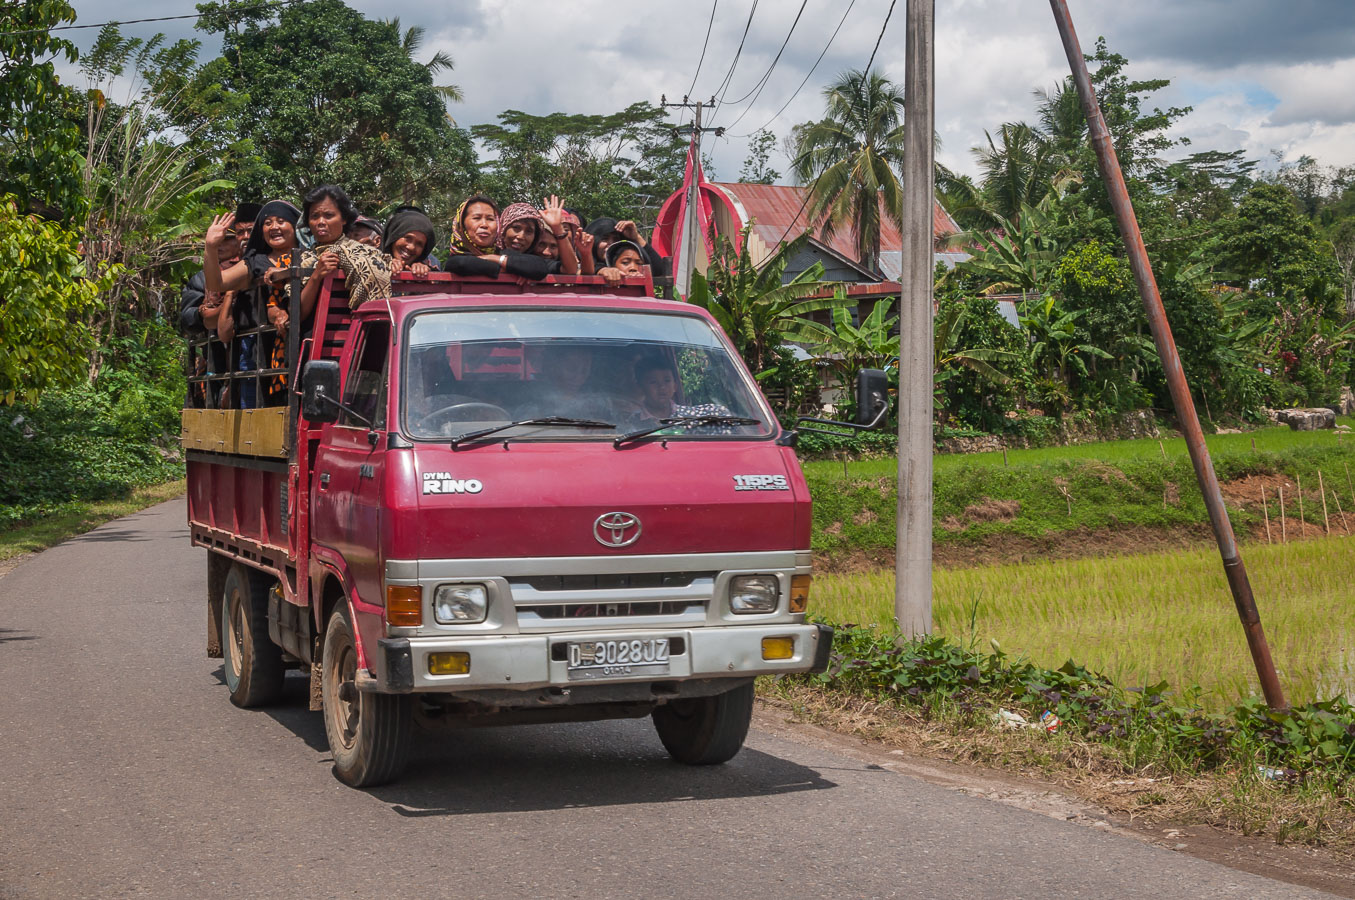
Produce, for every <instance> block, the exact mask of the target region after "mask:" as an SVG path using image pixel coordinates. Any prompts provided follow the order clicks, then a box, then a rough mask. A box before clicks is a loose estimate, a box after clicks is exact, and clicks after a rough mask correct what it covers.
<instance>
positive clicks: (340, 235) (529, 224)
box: [179, 185, 667, 409]
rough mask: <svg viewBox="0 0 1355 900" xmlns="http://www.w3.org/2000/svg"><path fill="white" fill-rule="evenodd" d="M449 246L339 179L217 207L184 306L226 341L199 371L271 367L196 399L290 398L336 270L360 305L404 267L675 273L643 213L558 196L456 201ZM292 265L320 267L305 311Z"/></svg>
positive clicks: (205, 386) (416, 220) (242, 402)
mask: <svg viewBox="0 0 1355 900" xmlns="http://www.w3.org/2000/svg"><path fill="white" fill-rule="evenodd" d="M440 251H441V248H439V246H438V235H437V232H436V230H435V229H434V228H433V223H432V221H431V220H430V219H429V218H428V216H427V215H426V214H425V213H424V211H423V210H422V209H420V208H419V207H417V206H401V207H399V208H397V209H396V210H394V211H393V212H392V213H391V214H390V215H389V217H388V218H387V220H386V221H385V223H382V222H379V221H377V220H375V219H372V218H368V217H367V216H364V215H361V214H360V213H359V212H358V210H357V209H356V207H355V206H354V205H353V202H352V200H350V199H349V197H348V194H347V193H346V192H345V191H344V189H343V188H341V187H339V186H337V185H323V186H321V187H317V188H315V189H314V190H312V191H311V192H310V193H308V194H307V195H306V197H305V199H304V201H303V203H302V206H301V208H300V209H298V208H297V207H296V206H295V205H294V204H292V203H291V202H289V201H287V200H270V201H269V202H267V203H265V204H263V205H262V206H261V205H259V204H256V203H242V204H240V205H239V206H238V207H237V208H236V210H235V212H234V213H233V214H231V213H227V214H225V215H221V216H217V217H216V218H215V219H213V220H212V224H211V226H210V227H209V228H208V229H207V236H206V240H205V242H204V248H203V260H202V271H201V272H199V273H197V274H195V275H194V276H193V277H192V278H190V279H189V281H188V283H187V285H186V286H185V287H184V290H183V298H182V303H181V305H180V309H179V326H180V330H181V331H182V332H183V333H184V334H185V335H187V336H188V337H190V338H196V339H199V340H200V339H202V338H204V337H207V336H209V335H211V336H215V337H216V338H218V339H219V341H220V343H216V342H213V343H211V344H210V345H209V346H208V348H207V350H206V352H205V353H204V354H203V355H201V356H198V357H196V359H195V372H194V374H197V375H217V374H220V373H223V372H227V371H234V372H250V371H256V370H273V371H272V374H269V375H267V376H265V377H263V378H258V379H255V378H244V379H234V380H223V381H221V382H219V383H207V382H199V383H198V384H195V387H194V390H193V391H191V392H190V400H191V402H192V403H194V405H200V406H202V405H211V406H221V407H238V408H246V409H247V408H252V407H256V406H274V405H281V404H283V403H285V402H286V386H287V380H288V378H287V373H286V371H285V370H286V358H287V347H286V335H287V326H288V325H289V323H290V317H291V316H292V315H297V316H299V317H300V319H301V332H302V335H303V338H304V337H305V336H307V335H309V333H310V329H311V319H312V316H313V314H314V312H315V305H316V301H317V300H318V299H319V294H320V286H321V284H322V283H323V282H324V280H325V278H326V277H328V276H329V275H331V274H333V273H334V272H335V271H341V272H343V273H344V276H345V284H346V287H347V289H348V296H349V303H350V305H351V306H353V307H357V306H358V305H360V304H361V303H363V302H365V301H367V300H372V299H381V298H384V297H389V296H390V282H391V276H392V275H393V274H395V273H399V272H410V273H412V274H414V275H416V276H421V275H426V274H428V273H429V272H430V271H437V270H441V271H446V272H452V273H455V274H458V275H468V276H488V277H493V276H497V275H501V274H507V275H511V276H515V277H518V278H526V279H531V280H540V279H542V278H545V277H546V276H548V275H599V276H601V277H602V278H604V279H605V280H606V281H607V282H608V283H611V284H616V283H619V282H620V280H621V279H622V278H623V277H626V276H631V275H641V274H643V270H644V268H645V267H646V266H648V267H649V268H650V269H651V271H652V272H653V274H655V275H663V274H666V265H667V260H665V259H664V258H663V257H661V256H659V254H658V253H657V252H656V251H655V250H654V249H653V247H652V246H650V245H649V243H648V242H647V241H646V240H645V239H644V237H643V236H642V235H641V234H640V231H639V229H638V228H637V227H636V225H635V223H634V222H632V221H618V220H616V219H612V218H599V219H595V220H593V221H591V222H587V221H585V220H583V219H582V218H581V217H580V216H579V215H578V214H576V213H574V212H573V211H571V210H569V209H566V208H565V207H564V205H563V203H562V202H561V201H560V199H559V198H558V197H549V198H547V199H546V200H544V201H543V203H542V205H541V207H540V208H538V207H535V206H533V205H532V204H530V203H513V204H511V205H509V206H507V207H505V208H504V209H502V210H500V209H499V207H498V205H497V204H496V203H495V202H494V201H493V200H491V199H490V198H489V197H486V196H484V195H482V194H477V195H475V196H473V197H470V198H468V199H467V200H466V201H465V202H464V203H462V204H461V206H460V207H459V208H458V209H457V211H456V217H455V220H454V224H453V226H452V234H451V236H450V239H449V241H448V243H447V245H446V251H445V252H440ZM439 257H440V258H439ZM293 266H299V267H300V268H302V269H309V270H313V271H312V272H311V274H310V275H309V276H308V277H307V278H306V280H305V282H304V284H303V287H302V290H301V296H300V299H299V302H298V304H297V306H298V308H297V309H292V308H291V296H290V292H289V289H288V286H289V282H290V276H289V274H288V270H289V269H290V268H292V267H293ZM253 288H262V289H263V290H264V291H265V292H266V298H265V299H264V302H263V305H262V315H263V316H266V317H267V323H266V324H268V325H271V326H273V329H275V330H274V331H273V332H271V333H270V334H267V335H265V334H261V333H259V327H260V326H261V325H263V324H265V323H263V322H261V321H259V319H260V311H259V310H258V308H257V306H258V304H256V303H255V302H254V299H253V295H252V292H251V289H253ZM237 335H238V336H239V338H238V340H237V339H236V338H237ZM260 338H265V340H262V341H261V340H260ZM278 370H281V371H278ZM209 394H210V395H211V399H212V401H213V402H211V403H208V402H207V401H208V399H209Z"/></svg>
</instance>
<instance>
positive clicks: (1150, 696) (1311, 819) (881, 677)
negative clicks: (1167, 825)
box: [762, 626, 1355, 852]
mask: <svg viewBox="0 0 1355 900" xmlns="http://www.w3.org/2000/svg"><path fill="white" fill-rule="evenodd" d="M762 689H763V693H764V696H771V697H772V698H774V699H778V700H780V701H782V702H785V703H787V704H789V705H790V706H791V707H792V708H793V709H795V710H796V711H797V712H798V713H799V714H800V715H801V717H802V718H805V719H808V720H810V721H815V722H818V723H820V724H827V725H830V726H832V727H834V728H836V729H838V730H843V731H848V732H850V733H862V734H867V735H869V736H872V737H876V738H879V737H882V736H887V737H888V738H889V739H890V740H891V741H892V742H896V743H898V742H902V743H903V744H904V745H906V746H912V747H913V748H914V749H924V750H926V751H927V752H929V753H930V754H931V755H937V756H941V757H942V758H948V759H955V760H957V761H962V762H977V763H982V764H985V765H993V766H999V767H1004V768H1011V769H1017V770H1021V771H1024V772H1027V773H1029V772H1032V771H1035V772H1039V773H1040V774H1042V775H1046V776H1053V777H1056V778H1057V779H1058V780H1060V781H1061V782H1063V783H1073V784H1078V783H1085V784H1084V785H1083V786H1084V788H1085V790H1084V791H1083V793H1084V795H1085V793H1086V791H1089V790H1092V789H1094V790H1095V792H1096V796H1095V799H1096V800H1097V802H1101V803H1103V804H1105V805H1108V806H1111V807H1112V808H1117V809H1121V810H1122V811H1126V812H1129V813H1131V814H1138V815H1142V814H1145V812H1146V813H1148V814H1152V815H1160V816H1162V817H1164V818H1171V819H1173V820H1176V821H1191V822H1194V821H1200V822H1210V823H1212V824H1219V825H1224V826H1226V827H1229V828H1231V829H1234V830H1237V831H1241V832H1243V833H1249V834H1256V833H1264V834H1268V835H1270V836H1272V837H1275V838H1276V839H1279V840H1299V841H1303V842H1305V843H1314V844H1325V845H1329V846H1333V847H1336V848H1338V849H1342V850H1343V851H1345V852H1350V851H1351V850H1352V849H1355V708H1352V707H1351V706H1350V704H1348V703H1345V702H1344V701H1341V700H1334V701H1330V702H1327V703H1314V704H1307V705H1304V706H1298V707H1295V708H1293V709H1292V710H1288V711H1285V712H1273V711H1271V710H1268V709H1266V708H1265V706H1264V704H1262V703H1260V702H1259V701H1257V700H1255V699H1250V700H1245V701H1243V702H1241V703H1238V704H1236V705H1234V706H1232V707H1231V708H1229V709H1227V710H1225V711H1222V712H1215V711H1211V710H1207V709H1205V708H1203V707H1202V706H1201V705H1200V704H1199V702H1198V698H1197V697H1196V696H1194V694H1193V692H1186V693H1185V694H1184V695H1175V694H1173V693H1172V692H1171V691H1170V690H1169V689H1168V686H1167V685H1166V684H1165V683H1159V684H1156V685H1151V686H1148V687H1144V688H1141V689H1138V690H1126V689H1124V688H1122V687H1120V686H1118V685H1116V684H1114V683H1113V682H1111V681H1110V680H1109V679H1107V678H1104V677H1102V676H1100V675H1097V674H1095V673H1093V672H1090V671H1089V670H1087V669H1086V668H1084V667H1082V666H1079V665H1077V664H1076V663H1074V662H1072V661H1069V662H1067V663H1065V664H1063V665H1062V666H1060V667H1058V668H1057V669H1048V668H1043V667H1041V666H1038V665H1035V664H1033V663H1031V662H1029V661H1028V660H1025V659H1022V658H1013V657H1009V656H1007V655H1006V654H1005V653H1002V652H1001V651H1000V650H999V651H996V652H986V651H977V650H974V649H968V648H963V647H960V646H957V645H956V644H954V643H950V642H948V641H947V640H946V639H945V638H942V637H937V636H933V637H930V638H927V639H924V640H920V641H903V640H900V638H899V636H898V635H897V634H895V633H893V632H891V631H887V630H884V629H879V628H864V627H859V626H848V627H843V628H840V629H839V630H838V633H837V635H836V637H835V639H834V643H833V653H832V657H831V662H830V664H829V668H828V671H827V672H825V673H823V674H820V675H810V676H787V677H784V678H781V679H779V680H770V679H768V680H764V682H763V684H762ZM1051 716H1052V717H1056V718H1050V717H1051ZM1042 723H1048V724H1049V725H1053V726H1055V727H1054V730H1053V731H1052V732H1051V731H1050V730H1048V729H1047V728H1046V727H1044V724H1042Z"/></svg>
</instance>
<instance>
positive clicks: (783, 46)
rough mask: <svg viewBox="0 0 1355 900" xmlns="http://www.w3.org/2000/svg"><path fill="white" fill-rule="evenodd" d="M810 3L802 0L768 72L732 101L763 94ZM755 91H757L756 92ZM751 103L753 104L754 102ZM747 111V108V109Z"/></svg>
mask: <svg viewBox="0 0 1355 900" xmlns="http://www.w3.org/2000/svg"><path fill="white" fill-rule="evenodd" d="M808 5H809V0H801V3H800V11H799V12H797V13H796V14H795V21H794V22H791V23H790V31H789V32H787V33H786V39H785V40H784V41H782V42H781V49H780V50H777V51H776V57H775V58H774V59H773V60H772V64H771V65H770V66H768V67H767V71H766V73H765V74H764V75H763V76H762V77H761V78H760V79H758V81H757V83H756V84H754V85H753V87H752V89H751V90H749V91H748V93H746V94H744V95H743V96H742V97H740V98H739V99H737V100H730V101H729V102H730V103H742V102H743V101H745V100H747V99H748V98H749V97H752V98H753V103H756V102H757V98H758V97H760V96H761V95H762V89H763V88H765V87H766V86H767V81H768V80H769V79H770V78H771V77H772V72H773V71H775V70H776V64H777V63H778V62H780V61H781V54H782V53H785V52H786V45H787V44H789V43H790V38H791V35H793V34H795V26H796V25H799V24H800V17H801V16H803V15H804V12H805V7H806V6H808ZM754 92H756V94H755V93H754ZM749 105H750V106H751V105H752V104H749ZM745 112H747V110H745ZM740 118H742V116H740ZM736 121H737V120H736Z"/></svg>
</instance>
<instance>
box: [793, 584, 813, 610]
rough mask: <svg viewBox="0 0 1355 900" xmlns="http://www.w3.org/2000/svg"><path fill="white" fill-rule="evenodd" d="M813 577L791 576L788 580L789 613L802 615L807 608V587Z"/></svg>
mask: <svg viewBox="0 0 1355 900" xmlns="http://www.w3.org/2000/svg"><path fill="white" fill-rule="evenodd" d="M813 581H814V576H813V575H792V576H791V578H790V611H791V612H793V613H802V612H804V611H805V610H806V609H808V608H809V585H810V583H811V582H813Z"/></svg>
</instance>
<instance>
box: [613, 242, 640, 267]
mask: <svg viewBox="0 0 1355 900" xmlns="http://www.w3.org/2000/svg"><path fill="white" fill-rule="evenodd" d="M626 250H634V251H635V252H636V253H638V254H639V255H640V264H641V265H649V260H647V259H645V251H644V248H642V247H641V246H640V245H639V244H637V243H635V242H634V241H615V242H613V243H611V244H608V245H607V265H609V266H614V265H616V258H617V257H618V256H620V255H621V254H622V252H623V251H626Z"/></svg>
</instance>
